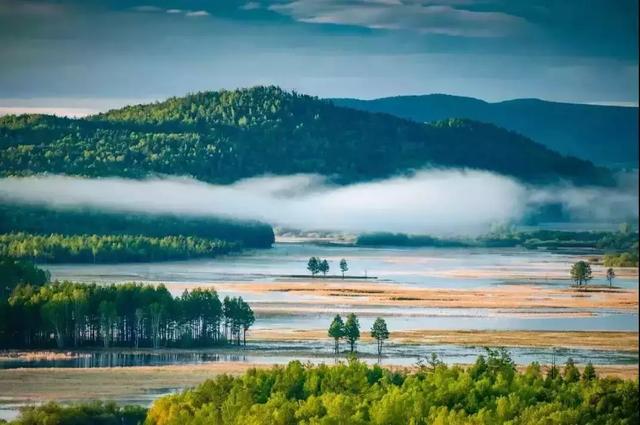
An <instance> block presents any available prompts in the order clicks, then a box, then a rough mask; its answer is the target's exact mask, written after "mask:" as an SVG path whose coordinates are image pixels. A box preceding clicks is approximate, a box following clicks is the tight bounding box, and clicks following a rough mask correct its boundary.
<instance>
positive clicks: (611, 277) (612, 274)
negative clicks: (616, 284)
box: [607, 267, 616, 288]
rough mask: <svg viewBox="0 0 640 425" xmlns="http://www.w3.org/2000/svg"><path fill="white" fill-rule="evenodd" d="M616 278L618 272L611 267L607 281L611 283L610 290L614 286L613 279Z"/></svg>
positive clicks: (608, 270)
mask: <svg viewBox="0 0 640 425" xmlns="http://www.w3.org/2000/svg"><path fill="white" fill-rule="evenodd" d="M615 277H616V272H614V271H613V269H612V268H611V267H609V268H608V269H607V281H608V282H609V288H611V287H612V286H613V279H615Z"/></svg>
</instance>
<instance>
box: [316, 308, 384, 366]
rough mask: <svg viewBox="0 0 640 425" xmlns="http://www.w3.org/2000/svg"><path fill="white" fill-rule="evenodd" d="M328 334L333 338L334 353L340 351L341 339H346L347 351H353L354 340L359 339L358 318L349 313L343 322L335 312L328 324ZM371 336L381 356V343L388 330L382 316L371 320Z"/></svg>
mask: <svg viewBox="0 0 640 425" xmlns="http://www.w3.org/2000/svg"><path fill="white" fill-rule="evenodd" d="M328 335H329V337H331V338H333V340H334V347H333V351H334V354H336V355H338V354H339V353H340V340H342V339H344V340H346V341H347V343H348V344H349V352H351V353H353V352H354V351H355V348H356V342H357V341H358V340H359V339H360V321H359V320H358V316H356V315H355V314H353V313H350V314H349V315H348V316H347V321H346V322H345V321H343V320H342V317H341V316H340V315H339V314H336V316H335V317H334V318H333V321H332V322H331V324H330V325H329V330H328ZM371 338H373V339H374V340H375V341H376V344H377V346H378V347H377V348H378V356H379V357H380V356H382V345H383V343H384V341H385V340H386V339H389V330H388V329H387V323H386V322H385V320H384V319H383V318H381V317H378V318H377V319H376V320H375V322H373V326H371Z"/></svg>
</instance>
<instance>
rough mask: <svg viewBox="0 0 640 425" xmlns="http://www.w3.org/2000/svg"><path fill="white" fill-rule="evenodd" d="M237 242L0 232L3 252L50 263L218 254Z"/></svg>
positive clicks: (165, 258) (182, 257)
mask: <svg viewBox="0 0 640 425" xmlns="http://www.w3.org/2000/svg"><path fill="white" fill-rule="evenodd" d="M238 249H239V246H238V245H236V244H235V243H231V242H225V241H221V240H209V239H202V238H196V237H192V236H165V237H162V238H153V237H148V236H130V235H111V236H104V235H103V236H98V235H74V236H65V235H59V234H50V235H46V236H43V235H31V234H26V233H9V234H4V235H3V234H0V255H3V256H10V257H14V258H19V259H31V260H34V261H38V262H50V263H69V262H75V263H117V262H135V261H162V260H183V259H189V258H198V257H215V256H216V255H221V254H227V253H229V252H232V251H237V250H238Z"/></svg>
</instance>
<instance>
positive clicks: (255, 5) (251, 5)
mask: <svg viewBox="0 0 640 425" xmlns="http://www.w3.org/2000/svg"><path fill="white" fill-rule="evenodd" d="M240 8H241V9H242V10H256V9H260V8H262V6H261V5H260V3H258V2H256V1H250V2H248V3H245V4H243V5H242V6H241V7H240Z"/></svg>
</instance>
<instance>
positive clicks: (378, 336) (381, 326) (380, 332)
mask: <svg viewBox="0 0 640 425" xmlns="http://www.w3.org/2000/svg"><path fill="white" fill-rule="evenodd" d="M371 338H373V339H375V340H376V342H377V344H378V356H381V355H382V344H383V343H384V340H385V339H389V329H387V322H385V321H384V319H383V318H382V317H378V318H377V319H376V320H375V322H373V326H371Z"/></svg>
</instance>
